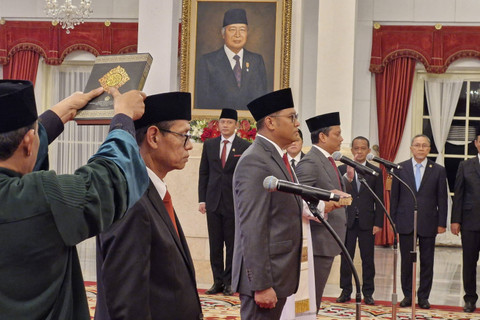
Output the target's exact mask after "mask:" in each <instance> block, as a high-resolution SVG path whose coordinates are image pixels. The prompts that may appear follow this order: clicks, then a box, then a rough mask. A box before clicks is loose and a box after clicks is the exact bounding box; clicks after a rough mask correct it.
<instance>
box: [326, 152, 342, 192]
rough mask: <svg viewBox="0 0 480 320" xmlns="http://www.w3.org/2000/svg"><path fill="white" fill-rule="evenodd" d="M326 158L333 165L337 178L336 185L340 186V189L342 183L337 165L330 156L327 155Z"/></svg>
mask: <svg viewBox="0 0 480 320" xmlns="http://www.w3.org/2000/svg"><path fill="white" fill-rule="evenodd" d="M328 160H330V163H331V164H332V166H333V169H335V173H336V174H337V179H338V185H339V186H340V189H341V188H342V183H341V182H340V175H339V174H338V169H337V165H336V164H335V160H333V158H332V157H328Z"/></svg>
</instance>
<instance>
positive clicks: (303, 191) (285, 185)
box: [263, 176, 340, 201]
mask: <svg viewBox="0 0 480 320" xmlns="http://www.w3.org/2000/svg"><path fill="white" fill-rule="evenodd" d="M263 187H264V188H265V189H266V190H267V191H268V192H273V191H281V192H286V193H293V194H297V195H299V196H301V197H302V198H303V199H304V200H305V201H319V200H324V201H330V200H332V201H339V200H340V196H339V195H338V194H335V193H333V192H330V191H327V190H323V189H319V188H314V187H310V186H305V185H302V184H298V183H293V182H290V181H285V180H279V179H277V178H275V177H274V176H268V177H266V178H265V179H264V180H263Z"/></svg>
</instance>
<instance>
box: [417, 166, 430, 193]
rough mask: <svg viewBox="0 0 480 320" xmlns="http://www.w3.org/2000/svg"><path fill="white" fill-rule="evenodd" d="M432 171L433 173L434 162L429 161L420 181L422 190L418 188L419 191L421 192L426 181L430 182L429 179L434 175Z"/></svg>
mask: <svg viewBox="0 0 480 320" xmlns="http://www.w3.org/2000/svg"><path fill="white" fill-rule="evenodd" d="M432 171H433V162H432V161H430V160H428V161H427V164H426V167H425V171H424V172H423V177H422V181H420V188H418V191H420V190H421V189H422V188H423V186H424V185H425V183H426V181H427V180H428V178H429V177H430V175H431V174H432Z"/></svg>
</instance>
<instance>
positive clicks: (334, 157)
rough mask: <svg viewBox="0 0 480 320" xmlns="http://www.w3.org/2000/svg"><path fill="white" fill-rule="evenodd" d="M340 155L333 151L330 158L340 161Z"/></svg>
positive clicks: (338, 152)
mask: <svg viewBox="0 0 480 320" xmlns="http://www.w3.org/2000/svg"><path fill="white" fill-rule="evenodd" d="M342 156H343V155H342V153H341V152H340V151H335V152H334V153H333V154H332V158H333V160H335V161H340V159H342Z"/></svg>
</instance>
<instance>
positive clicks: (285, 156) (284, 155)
mask: <svg viewBox="0 0 480 320" xmlns="http://www.w3.org/2000/svg"><path fill="white" fill-rule="evenodd" d="M283 162H285V166H286V167H287V171H288V173H289V174H290V178H291V179H292V181H293V182H295V180H294V179H293V174H292V168H290V164H289V163H288V158H287V154H286V153H284V154H283Z"/></svg>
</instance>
